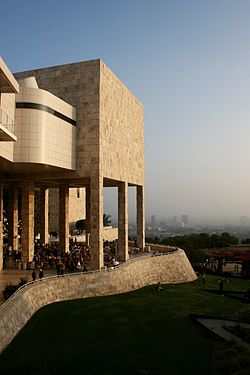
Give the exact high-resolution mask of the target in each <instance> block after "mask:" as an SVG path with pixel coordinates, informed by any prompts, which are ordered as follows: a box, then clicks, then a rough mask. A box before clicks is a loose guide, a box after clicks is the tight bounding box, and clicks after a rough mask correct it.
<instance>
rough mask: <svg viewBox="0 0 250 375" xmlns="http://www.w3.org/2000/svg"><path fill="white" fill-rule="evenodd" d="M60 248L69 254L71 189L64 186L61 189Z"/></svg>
mask: <svg viewBox="0 0 250 375" xmlns="http://www.w3.org/2000/svg"><path fill="white" fill-rule="evenodd" d="M59 247H60V250H61V251H63V252H65V253H68V252H69V187H68V186H67V185H62V186H60V188H59Z"/></svg>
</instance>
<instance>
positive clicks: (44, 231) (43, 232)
mask: <svg viewBox="0 0 250 375" xmlns="http://www.w3.org/2000/svg"><path fill="white" fill-rule="evenodd" d="M48 233H49V189H48V188H44V187H43V188H41V189H40V241H41V242H42V243H44V244H45V243H48V242H49V241H48V240H49V239H48Z"/></svg>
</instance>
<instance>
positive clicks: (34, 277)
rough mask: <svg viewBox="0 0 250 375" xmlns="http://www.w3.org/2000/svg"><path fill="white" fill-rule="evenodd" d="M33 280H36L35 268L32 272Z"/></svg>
mask: <svg viewBox="0 0 250 375" xmlns="http://www.w3.org/2000/svg"><path fill="white" fill-rule="evenodd" d="M31 277H32V281H35V280H36V270H33V271H32V273H31Z"/></svg>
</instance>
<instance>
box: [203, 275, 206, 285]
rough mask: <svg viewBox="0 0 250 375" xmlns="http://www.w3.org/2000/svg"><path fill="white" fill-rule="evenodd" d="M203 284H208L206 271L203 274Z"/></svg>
mask: <svg viewBox="0 0 250 375" xmlns="http://www.w3.org/2000/svg"><path fill="white" fill-rule="evenodd" d="M202 284H203V285H205V284H206V274H205V272H204V273H203V275H202Z"/></svg>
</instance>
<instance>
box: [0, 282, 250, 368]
mask: <svg viewBox="0 0 250 375" xmlns="http://www.w3.org/2000/svg"><path fill="white" fill-rule="evenodd" d="M205 287H206V288H211V289H216V290H217V289H218V286H217V278H214V277H207V285H206V286H205ZM248 287H250V281H243V280H234V281H233V283H232V284H230V285H227V286H226V288H225V289H229V288H230V289H234V290H246V289H247V288H248ZM203 288H204V287H203V286H202V285H201V280H198V281H196V282H194V283H189V284H176V285H166V286H165V288H164V290H163V291H162V292H155V291H154V288H153V287H146V288H143V289H141V290H139V291H135V292H131V293H126V294H123V295H119V296H109V297H98V298H90V299H83V300H76V301H72V302H63V303H57V304H53V305H49V306H47V307H45V308H43V309H42V310H40V311H38V313H37V314H35V316H34V317H33V318H32V319H31V321H30V322H29V323H28V324H27V325H26V327H25V329H23V330H22V331H21V333H20V334H19V335H18V336H17V337H16V339H15V340H14V341H13V342H12V344H11V345H10V346H9V347H8V348H7V349H6V350H5V352H4V353H3V354H2V355H1V356H0V373H1V374H9V375H11V374H26V375H29V374H32V375H33V374H36V375H39V374H69V373H70V372H72V374H73V373H74V375H75V374H84V373H85V374H119V375H120V374H121V375H122V374H150V375H151V374H170V375H174V374H185V375H186V374H192V375H196V374H201V373H202V374H203V375H206V374H209V371H210V370H209V369H210V359H211V356H212V354H213V353H214V352H215V351H216V350H217V348H218V347H219V345H220V343H219V342H218V341H216V340H214V338H213V337H211V336H210V335H208V334H207V332H206V331H205V330H204V329H202V328H201V327H199V326H198V325H196V324H194V323H193V321H192V320H191V319H190V318H189V314H190V313H199V314H209V315H214V316H221V315H223V316H229V317H230V316H236V315H237V312H238V311H239V310H241V309H245V308H246V306H247V305H244V304H242V303H241V302H239V301H237V300H233V299H230V298H226V297H222V296H220V295H216V294H211V293H208V292H206V291H204V290H203Z"/></svg>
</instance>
